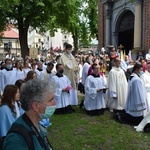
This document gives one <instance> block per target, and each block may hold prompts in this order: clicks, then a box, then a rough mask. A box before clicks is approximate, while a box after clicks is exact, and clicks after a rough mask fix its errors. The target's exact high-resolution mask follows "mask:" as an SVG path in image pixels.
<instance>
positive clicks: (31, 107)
mask: <svg viewBox="0 0 150 150" xmlns="http://www.w3.org/2000/svg"><path fill="white" fill-rule="evenodd" d="M54 92H55V91H54V84H53V83H52V82H51V83H50V82H48V81H45V80H39V79H33V80H29V81H28V82H26V84H25V85H24V86H23V87H22V90H21V96H20V99H21V103H22V108H23V109H24V110H25V113H24V115H22V116H21V117H20V118H18V119H17V120H16V121H15V123H14V124H13V125H12V127H13V126H14V125H15V124H19V125H22V126H23V127H24V128H25V129H26V130H27V131H28V133H31V132H32V134H30V137H31V138H32V142H33V146H34V148H33V149H45V150H48V149H52V147H51V145H50V143H49V141H48V139H47V137H46V129H45V128H43V127H42V126H41V125H40V124H39V122H40V121H41V120H42V119H43V118H50V117H51V116H52V114H53V113H54V111H55V108H56V104H55V101H54ZM10 139H11V140H10ZM14 148H15V149H22V150H27V149H29V147H28V144H27V142H26V140H25V139H24V138H23V137H22V136H21V134H18V133H10V134H8V135H7V136H6V138H5V140H4V144H3V149H5V150H11V149H14Z"/></svg>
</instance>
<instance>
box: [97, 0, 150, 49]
mask: <svg viewBox="0 0 150 150" xmlns="http://www.w3.org/2000/svg"><path fill="white" fill-rule="evenodd" d="M108 1H109V0H100V3H101V5H102V4H103V5H104V6H105V5H107V4H108V3H107V2H108ZM109 4H110V3H109ZM111 5H112V14H111V27H110V28H111V29H110V30H111V34H110V35H111V36H110V45H115V46H118V45H117V43H118V39H117V37H118V35H117V23H118V21H119V19H120V18H121V15H122V14H123V13H124V12H125V11H127V10H130V11H132V12H133V14H135V3H131V2H130V0H114V1H112V3H111ZM104 8H106V7H104ZM103 15H104V16H102V15H101V14H100V16H99V18H100V20H102V19H104V20H106V9H104V11H103ZM103 17H104V18H103ZM102 30H104V31H102ZM105 31H106V26H104V27H103V29H100V30H99V35H105ZM102 32H104V33H102ZM103 41H104V46H106V45H105V43H106V38H105V39H104V36H103ZM99 43H100V39H99ZM141 44H142V45H141V48H142V49H144V50H148V49H149V48H150V0H143V4H142V43H141ZM100 45H101V44H100Z"/></svg>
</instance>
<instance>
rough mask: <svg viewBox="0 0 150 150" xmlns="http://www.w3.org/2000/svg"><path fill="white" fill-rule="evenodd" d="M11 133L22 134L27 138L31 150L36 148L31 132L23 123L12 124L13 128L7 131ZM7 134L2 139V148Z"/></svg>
mask: <svg viewBox="0 0 150 150" xmlns="http://www.w3.org/2000/svg"><path fill="white" fill-rule="evenodd" d="M10 133H18V134H20V135H21V136H22V137H23V138H24V139H25V141H26V143H27V145H28V149H29V150H34V143H33V140H32V136H31V133H30V132H29V131H28V130H27V129H26V128H25V127H24V126H23V125H21V124H13V125H12V126H11V128H10V129H9V131H8V132H7V135H8V134H10ZM7 135H6V136H7ZM6 136H5V137H3V138H1V139H0V150H2V147H3V142H4V140H5V138H6Z"/></svg>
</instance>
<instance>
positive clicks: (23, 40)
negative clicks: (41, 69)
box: [18, 21, 29, 59]
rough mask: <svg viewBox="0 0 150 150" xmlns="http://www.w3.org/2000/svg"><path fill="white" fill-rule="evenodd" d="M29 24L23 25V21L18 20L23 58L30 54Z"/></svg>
mask: <svg viewBox="0 0 150 150" xmlns="http://www.w3.org/2000/svg"><path fill="white" fill-rule="evenodd" d="M28 28H29V26H28V25H24V26H23V25H22V22H19V21H18V29H19V41H20V48H21V54H22V57H23V59H24V58H25V56H26V55H29V49H28V40H27V38H28Z"/></svg>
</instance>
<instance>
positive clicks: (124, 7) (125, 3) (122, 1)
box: [111, 0, 135, 47]
mask: <svg viewBox="0 0 150 150" xmlns="http://www.w3.org/2000/svg"><path fill="white" fill-rule="evenodd" d="M112 9H113V10H112V11H113V16H112V26H111V27H112V29H111V30H112V36H111V39H112V43H111V44H112V45H114V46H115V47H118V45H117V43H118V38H117V23H118V21H119V20H120V19H121V15H122V14H123V13H125V12H126V11H128V10H130V11H132V12H133V14H134V11H135V6H134V4H131V2H130V0H119V1H116V2H115V3H114V4H113V8H112Z"/></svg>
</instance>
